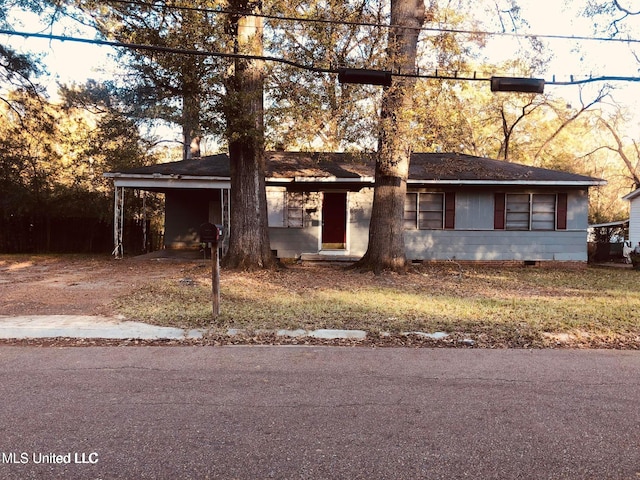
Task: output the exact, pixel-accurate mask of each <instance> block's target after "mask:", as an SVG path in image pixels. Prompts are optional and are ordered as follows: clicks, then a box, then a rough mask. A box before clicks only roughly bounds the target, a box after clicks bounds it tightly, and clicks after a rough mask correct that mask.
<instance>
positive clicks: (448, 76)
mask: <svg viewBox="0 0 640 480" xmlns="http://www.w3.org/2000/svg"><path fill="white" fill-rule="evenodd" d="M0 34H2V35H8V36H20V37H24V38H41V39H45V40H57V41H60V42H74V43H84V44H89V45H102V46H109V47H114V48H127V49H130V50H142V51H152V52H162V53H173V54H176V55H193V56H199V57H218V58H232V59H244V60H261V61H265V62H274V63H282V64H286V65H289V66H292V67H295V68H299V69H301V70H307V71H310V72H315V73H329V74H338V73H339V71H340V69H339V68H334V67H330V68H324V67H316V66H313V65H305V64H302V63H298V62H295V61H292V60H288V59H286V58H282V57H273V56H265V55H247V54H241V53H228V52H212V51H208V50H194V49H186V48H175V47H163V46H160V45H144V44H139V43H127V42H119V41H114V40H100V39H89V38H79V37H68V36H63V35H53V34H49V33H30V32H19V31H15V30H2V29H0ZM380 73H382V71H380ZM391 75H393V76H396V77H411V78H422V79H432V80H453V81H484V82H489V81H491V77H479V76H477V75H476V74H475V73H473V74H472V75H459V74H458V72H453V73H451V72H445V73H443V72H439V71H438V70H436V71H435V73H433V74H429V73H420V70H418V71H416V72H412V73H402V72H391ZM604 81H615V82H640V77H627V76H608V75H607V76H598V77H584V78H575V77H574V76H573V75H572V76H570V80H569V81H561V80H556V78H555V76H554V77H553V79H552V80H551V81H545V83H546V84H547V85H581V84H586V83H593V82H604Z"/></svg>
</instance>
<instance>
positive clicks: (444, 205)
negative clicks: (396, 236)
mask: <svg viewBox="0 0 640 480" xmlns="http://www.w3.org/2000/svg"><path fill="white" fill-rule="evenodd" d="M454 218H455V194H454V193H453V192H451V193H446V194H445V193H430V192H415V193H413V192H411V193H407V195H406V197H405V202H404V228H405V229H407V230H416V229H419V230H441V229H443V228H454Z"/></svg>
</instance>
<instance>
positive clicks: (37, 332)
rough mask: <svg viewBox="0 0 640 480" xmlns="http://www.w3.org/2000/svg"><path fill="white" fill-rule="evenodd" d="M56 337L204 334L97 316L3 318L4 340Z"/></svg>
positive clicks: (0, 333) (0, 328) (0, 327)
mask: <svg viewBox="0 0 640 480" xmlns="http://www.w3.org/2000/svg"><path fill="white" fill-rule="evenodd" d="M56 337H68V338H111V339H127V338H138V339H143V340H157V339H171V340H174V339H176V340H178V339H184V338H201V337H202V332H201V331H200V330H188V331H185V330H183V329H182V328H173V327H159V326H156V325H149V324H146V323H142V322H131V321H126V320H121V319H118V318H115V317H101V316H94V315H23V316H16V317H9V316H6V315H0V338H56Z"/></svg>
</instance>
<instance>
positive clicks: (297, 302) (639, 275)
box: [113, 262, 640, 348]
mask: <svg viewBox="0 0 640 480" xmlns="http://www.w3.org/2000/svg"><path fill="white" fill-rule="evenodd" d="M113 306H114V308H115V309H116V310H117V311H118V312H119V313H122V314H123V315H125V316H126V317H127V318H130V319H136V320H142V321H146V322H150V323H155V324H159V325H172V326H180V327H210V328H211V329H212V331H214V332H223V331H226V329H228V328H240V329H244V330H247V331H259V330H263V329H267V330H275V329H306V330H312V329H318V328H340V329H344V328H346V329H361V330H366V331H367V332H369V333H370V334H371V335H372V336H378V335H380V334H386V333H390V334H392V335H398V334H403V333H404V332H437V331H441V332H447V333H450V334H452V336H453V337H454V338H463V337H464V338H470V339H474V341H475V342H477V344H486V345H488V346H494V345H510V346H528V345H532V346H554V345H572V346H582V345H583V346H608V347H616V348H639V347H640V272H638V271H634V270H630V269H617V268H596V267H591V268H587V269H583V270H562V269H541V268H536V267H529V268H524V267H523V268H503V269H498V268H471V267H462V268H461V267H459V266H458V265H455V264H453V263H451V264H444V265H443V264H440V265H420V266H417V267H416V268H415V269H414V271H413V272H412V273H410V274H407V275H395V274H385V275H381V276H374V275H373V274H367V273H358V272H354V271H349V270H345V269H344V268H341V267H336V266H314V265H312V266H309V265H291V266H289V267H288V268H286V269H282V270H279V271H272V272H271V271H270V272H264V271H261V272H252V273H240V272H229V271H224V270H223V271H222V272H221V314H220V316H219V317H218V318H217V319H215V320H213V319H212V316H211V270H210V264H208V263H206V262H200V263H199V262H195V263H192V264H189V265H187V266H185V267H184V268H183V269H182V270H181V271H180V272H179V273H178V274H174V275H173V276H171V277H170V278H166V279H163V280H155V281H153V282H151V283H149V284H148V285H146V286H144V287H143V288H140V289H136V290H134V291H132V292H128V293H127V294H126V295H123V296H121V297H120V298H119V299H118V300H117V301H116V302H115V304H114V305H113Z"/></svg>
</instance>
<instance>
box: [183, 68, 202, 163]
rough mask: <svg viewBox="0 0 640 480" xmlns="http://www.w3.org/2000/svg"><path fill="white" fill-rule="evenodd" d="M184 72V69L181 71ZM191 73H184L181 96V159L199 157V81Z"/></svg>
mask: <svg viewBox="0 0 640 480" xmlns="http://www.w3.org/2000/svg"><path fill="white" fill-rule="evenodd" d="M183 70H184V69H183ZM195 75H196V72H195V68H194V69H193V71H189V72H185V75H184V82H185V83H184V93H183V96H182V103H183V106H182V140H183V145H182V158H183V159H187V158H193V157H199V156H200V95H199V90H200V86H199V81H198V79H196V78H195Z"/></svg>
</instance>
